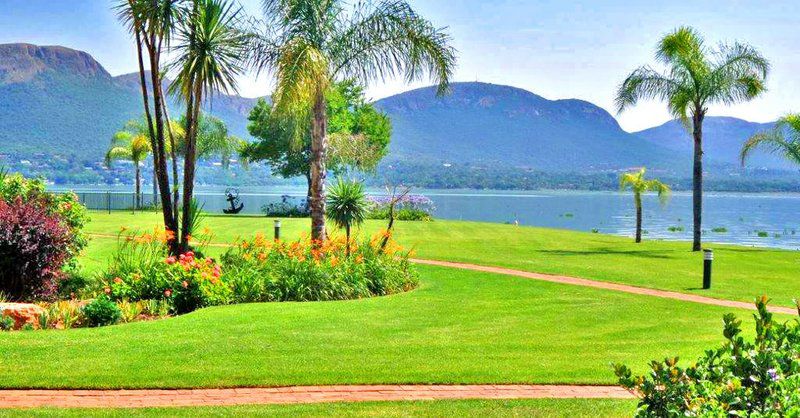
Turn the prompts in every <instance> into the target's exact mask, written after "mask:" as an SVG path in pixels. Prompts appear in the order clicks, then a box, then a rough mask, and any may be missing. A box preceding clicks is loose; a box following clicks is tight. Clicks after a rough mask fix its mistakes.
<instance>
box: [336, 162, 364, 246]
mask: <svg viewBox="0 0 800 418" xmlns="http://www.w3.org/2000/svg"><path fill="white" fill-rule="evenodd" d="M327 203H328V208H327V212H328V213H327V215H328V218H329V219H330V220H331V221H333V223H334V224H336V226H338V227H339V228H344V231H345V235H346V236H347V244H346V245H347V250H346V251H347V252H346V254H347V255H348V256H349V255H350V231H351V229H352V227H353V226H358V225H361V224H362V223H364V219H365V218H366V216H367V209H368V204H367V196H366V194H365V193H364V185H363V184H361V183H360V182H358V181H345V180H342V178H341V177H340V178H339V180H338V182H337V183H336V184H335V185H334V186H333V187H332V188H331V190H330V193H329V194H328V202H327Z"/></svg>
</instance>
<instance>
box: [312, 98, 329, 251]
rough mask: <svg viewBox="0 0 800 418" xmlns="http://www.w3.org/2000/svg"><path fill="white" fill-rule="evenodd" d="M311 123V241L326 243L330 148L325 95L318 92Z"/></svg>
mask: <svg viewBox="0 0 800 418" xmlns="http://www.w3.org/2000/svg"><path fill="white" fill-rule="evenodd" d="M313 112H314V113H313V121H312V123H311V161H310V165H311V199H310V202H309V203H310V208H311V239H313V240H316V241H325V240H326V239H327V236H326V231H325V177H326V176H327V170H326V168H325V154H326V152H327V148H328V144H327V142H328V138H327V136H328V110H327V104H326V103H325V94H324V93H323V92H322V91H318V92H317V97H316V100H315V101H314V110H313Z"/></svg>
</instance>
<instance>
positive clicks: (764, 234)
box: [756, 231, 769, 238]
mask: <svg viewBox="0 0 800 418" xmlns="http://www.w3.org/2000/svg"><path fill="white" fill-rule="evenodd" d="M756 235H758V237H759V238H767V237H769V232H767V231H756Z"/></svg>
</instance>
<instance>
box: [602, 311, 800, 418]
mask: <svg viewBox="0 0 800 418" xmlns="http://www.w3.org/2000/svg"><path fill="white" fill-rule="evenodd" d="M756 308H757V310H758V313H757V314H756V315H754V317H755V331H756V335H755V338H754V339H753V340H752V341H749V340H746V339H745V338H744V337H743V336H742V335H741V333H742V329H741V321H740V320H738V319H736V317H735V316H734V315H733V314H726V315H725V316H724V318H723V322H724V331H723V335H724V336H725V339H726V340H727V341H726V342H725V343H724V344H723V345H722V347H720V348H717V349H712V350H707V351H706V352H705V355H704V356H703V357H701V358H700V359H699V360H698V361H697V363H696V364H694V365H692V366H690V367H687V368H682V367H679V366H678V359H677V358H668V359H666V360H664V361H663V362H658V361H653V362H651V363H650V367H651V372H650V373H649V374H648V375H647V376H634V375H633V373H632V372H631V370H630V369H628V367H626V366H624V365H621V364H618V365H616V366H615V372H616V374H617V376H618V377H619V381H620V384H621V385H622V386H624V387H626V388H627V389H629V390H631V391H632V392H634V393H636V394H637V395H638V396H639V397H640V398H641V400H640V402H639V410H638V413H637V416H640V417H650V416H665V417H666V416H704V417H705V416H715V417H726V416H748V417H778V416H798V415H800V321H798V320H795V321H793V322H790V323H783V324H782V323H778V322H776V321H775V320H774V319H773V315H772V313H770V312H769V311H768V310H767V299H766V297H762V298H760V299H758V300H756ZM799 308H800V306H799Z"/></svg>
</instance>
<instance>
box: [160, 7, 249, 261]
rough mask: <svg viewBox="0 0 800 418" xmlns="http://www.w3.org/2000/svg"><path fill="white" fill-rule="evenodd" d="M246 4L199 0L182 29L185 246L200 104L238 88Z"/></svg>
mask: <svg viewBox="0 0 800 418" xmlns="http://www.w3.org/2000/svg"><path fill="white" fill-rule="evenodd" d="M241 14H242V9H241V7H238V6H234V3H232V2H230V1H227V0H193V1H192V4H191V10H189V11H187V13H186V14H185V16H184V18H183V19H182V21H181V25H180V26H179V29H178V42H179V43H178V45H177V46H176V48H175V51H176V54H177V57H176V59H175V61H174V62H173V64H172V67H173V68H174V69H177V75H176V77H175V80H174V81H173V83H172V85H170V91H171V92H172V93H174V94H177V95H178V96H179V97H180V98H181V99H182V100H183V101H184V103H185V104H186V116H185V119H186V125H185V126H186V136H185V153H184V165H183V210H182V215H183V216H182V217H181V229H180V247H181V248H182V249H184V250H185V249H188V248H189V247H190V243H189V238H190V237H191V233H192V226H193V225H195V222H194V221H193V219H192V217H193V216H195V214H194V212H193V211H192V198H193V194H194V177H195V167H196V162H197V138H198V131H199V129H198V126H199V120H200V108H201V106H202V104H203V103H204V100H205V99H207V98H209V97H211V96H213V95H214V94H215V93H217V92H223V93H228V92H231V91H235V90H236V81H235V77H236V76H238V75H239V74H241V73H242V66H241V58H240V57H241V56H242V54H243V52H244V50H245V48H244V47H245V45H246V41H247V37H246V35H245V33H244V32H243V31H242V30H240V28H239V25H240V24H241Z"/></svg>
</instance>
